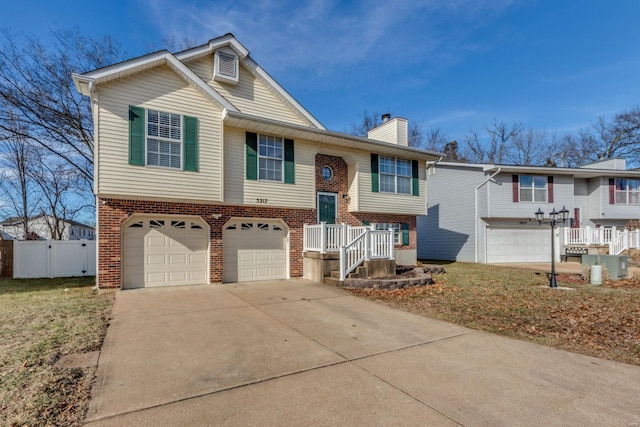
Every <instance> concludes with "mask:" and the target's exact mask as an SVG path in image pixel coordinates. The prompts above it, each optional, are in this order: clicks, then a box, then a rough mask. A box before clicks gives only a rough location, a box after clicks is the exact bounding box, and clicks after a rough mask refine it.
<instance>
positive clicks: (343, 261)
mask: <svg viewBox="0 0 640 427" xmlns="http://www.w3.org/2000/svg"><path fill="white" fill-rule="evenodd" d="M303 236H304V238H303V248H304V250H305V251H310V252H320V253H321V254H326V253H330V252H338V253H340V280H345V278H346V277H347V274H349V273H351V272H352V271H353V270H355V268H356V267H357V266H358V265H360V264H361V263H362V262H363V261H368V260H371V259H394V252H393V251H394V244H395V242H394V232H393V230H373V229H372V228H371V227H367V226H360V227H352V226H349V225H347V224H327V223H324V222H322V223H320V224H304V229H303Z"/></svg>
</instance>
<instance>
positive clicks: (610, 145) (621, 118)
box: [593, 106, 640, 162]
mask: <svg viewBox="0 0 640 427" xmlns="http://www.w3.org/2000/svg"><path fill="white" fill-rule="evenodd" d="M593 127H594V130H595V132H596V136H597V138H598V145H599V148H600V149H601V150H600V154H603V155H604V157H606V158H613V157H625V158H626V159H628V160H630V161H632V162H639V161H640V107H639V106H634V107H633V108H631V109H629V110H625V111H623V112H621V113H618V114H616V115H615V116H614V117H613V119H612V120H611V121H606V120H605V119H604V118H602V117H600V119H598V121H597V122H596V123H595V124H594V126H593Z"/></svg>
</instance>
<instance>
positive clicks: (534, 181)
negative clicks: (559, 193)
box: [519, 175, 547, 203]
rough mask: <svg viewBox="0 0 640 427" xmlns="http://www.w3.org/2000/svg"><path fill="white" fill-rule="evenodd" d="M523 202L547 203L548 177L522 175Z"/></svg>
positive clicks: (521, 193) (521, 196) (521, 190)
mask: <svg viewBox="0 0 640 427" xmlns="http://www.w3.org/2000/svg"><path fill="white" fill-rule="evenodd" d="M519 183H520V187H519V189H520V201H521V202H541V203H546V202H547V177H546V176H538V175H520V179H519Z"/></svg>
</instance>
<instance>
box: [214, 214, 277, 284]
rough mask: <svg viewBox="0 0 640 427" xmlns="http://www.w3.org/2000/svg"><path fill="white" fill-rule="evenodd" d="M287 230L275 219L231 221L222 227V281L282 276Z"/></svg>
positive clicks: (241, 280)
mask: <svg viewBox="0 0 640 427" xmlns="http://www.w3.org/2000/svg"><path fill="white" fill-rule="evenodd" d="M286 241H287V231H286V229H285V227H284V225H283V224H282V223H281V222H280V221H277V220H266V219H242V220H232V221H230V222H228V223H227V224H225V226H224V227H223V230H222V261H223V265H222V271H223V274H222V275H223V281H225V282H246V281H250V280H271V279H285V278H286V277H287V257H286V253H287V252H286V248H287V244H286Z"/></svg>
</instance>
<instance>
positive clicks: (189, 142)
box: [183, 116, 198, 172]
mask: <svg viewBox="0 0 640 427" xmlns="http://www.w3.org/2000/svg"><path fill="white" fill-rule="evenodd" d="M183 162H184V163H183V164H184V170H186V171H193V172H198V119H197V118H195V117H189V116H184V160H183Z"/></svg>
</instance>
